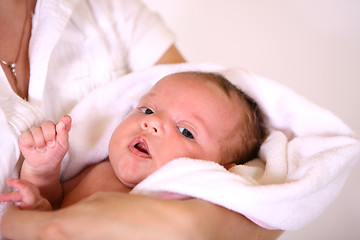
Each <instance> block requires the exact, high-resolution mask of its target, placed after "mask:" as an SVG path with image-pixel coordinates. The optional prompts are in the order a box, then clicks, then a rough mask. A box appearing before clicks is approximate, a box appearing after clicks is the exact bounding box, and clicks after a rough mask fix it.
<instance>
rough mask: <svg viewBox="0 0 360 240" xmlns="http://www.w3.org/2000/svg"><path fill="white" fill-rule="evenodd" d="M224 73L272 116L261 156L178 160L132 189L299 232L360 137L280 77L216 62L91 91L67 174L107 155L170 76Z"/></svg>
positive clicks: (162, 69) (79, 112) (77, 122)
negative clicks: (224, 162)
mask: <svg viewBox="0 0 360 240" xmlns="http://www.w3.org/2000/svg"><path fill="white" fill-rule="evenodd" d="M188 70H201V71H215V72H220V73H222V74H223V75H224V76H225V77H227V78H228V79H229V80H230V81H232V82H233V83H234V84H236V85H237V86H239V87H240V88H241V89H243V90H244V91H245V92H246V93H247V94H248V95H250V96H251V97H253V98H254V99H255V100H256V101H257V102H258V103H259V105H260V107H261V108H262V109H263V111H264V113H265V114H266V116H267V118H268V122H267V126H268V127H269V129H270V132H271V134H270V136H269V137H268V138H267V140H266V141H265V143H264V144H263V145H262V147H261V150H260V154H259V158H258V159H254V160H252V161H250V162H249V163H247V164H245V165H240V166H235V167H233V168H231V169H230V170H229V171H227V170H225V169H224V168H223V167H222V166H220V165H217V164H215V163H212V162H208V161H201V160H193V159H185V158H184V159H177V160H174V161H172V162H170V163H168V164H167V165H165V166H164V167H162V168H161V169H159V170H158V171H156V172H155V173H154V174H152V175H151V176H149V177H148V178H147V179H145V180H144V181H143V182H142V183H140V184H139V185H137V186H136V187H135V188H134V189H133V191H132V194H146V195H150V196H154V195H158V194H159V193H163V192H173V193H179V194H184V195H188V196H193V197H197V198H201V199H205V200H207V201H210V202H213V203H215V204H219V205H221V206H224V207H226V208H229V209H231V210H233V211H236V212H239V213H242V214H244V215H245V216H247V217H248V218H249V219H251V220H253V221H254V222H256V223H258V224H259V225H261V226H264V227H269V228H276V229H284V230H295V229H300V228H302V227H304V226H305V225H307V224H309V223H310V222H311V221H313V220H314V219H315V218H316V217H317V216H319V215H320V214H321V213H322V212H323V211H324V210H325V209H326V208H327V207H328V206H329V204H330V203H331V202H332V201H333V200H334V199H335V197H336V196H337V195H338V193H339V191H340V190H341V188H342V186H343V184H344V183H345V180H346V178H347V176H348V174H349V171H350V170H351V168H352V166H353V165H354V164H355V163H356V161H357V160H359V158H360V141H359V139H358V138H357V137H356V136H355V134H354V133H353V132H352V131H351V129H349V128H348V127H347V126H346V125H345V124H344V123H343V122H342V121H341V120H340V119H338V118H337V117H336V116H334V115H333V114H332V113H330V112H329V111H327V110H325V109H323V108H321V107H318V106H316V105H314V104H312V103H310V102H309V101H307V100H306V99H304V98H302V97H300V96H299V95H297V94H296V93H295V92H293V91H292V90H290V89H289V88H287V87H285V86H283V85H280V84H278V83H276V82H274V81H272V80H269V79H266V78H263V77H260V76H257V75H254V74H249V73H246V72H245V71H243V70H241V69H238V68H230V69H229V68H226V67H222V66H218V65H213V64H190V63H186V64H177V65H161V66H154V67H151V68H149V69H146V70H143V71H139V72H135V73H132V74H129V75H126V76H124V77H122V78H120V79H119V80H117V81H114V82H112V83H109V84H107V85H105V86H103V87H101V88H99V89H97V90H95V91H94V92H93V93H91V94H90V95H89V96H87V97H86V98H85V99H84V100H83V101H81V102H80V103H79V104H78V105H77V106H76V107H75V108H74V109H73V110H72V111H71V113H70V116H71V117H72V118H73V126H72V130H71V131H70V150H69V152H68V154H67V156H66V158H65V159H64V161H63V165H62V167H63V168H62V173H61V177H62V179H63V180H66V179H69V178H71V177H72V176H74V175H75V174H77V173H78V172H79V171H80V170H81V169H83V168H84V167H85V166H86V165H88V164H91V163H95V162H98V161H100V160H102V159H104V158H105V157H106V156H107V149H108V143H109V140H110V137H111V134H112V132H113V130H114V129H115V127H116V126H117V125H118V123H119V122H120V121H121V120H122V119H123V118H124V117H125V116H126V115H127V114H128V113H129V112H130V111H131V110H132V109H133V107H135V106H136V104H137V102H138V100H139V98H140V97H141V96H142V95H143V94H145V93H146V92H147V91H148V90H149V89H150V87H151V86H152V85H153V84H154V83H155V82H156V81H157V80H159V79H160V78H162V77H163V76H165V75H167V74H169V73H173V72H179V71H188Z"/></svg>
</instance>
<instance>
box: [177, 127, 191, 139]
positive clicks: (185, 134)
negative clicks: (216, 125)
mask: <svg viewBox="0 0 360 240" xmlns="http://www.w3.org/2000/svg"><path fill="white" fill-rule="evenodd" d="M177 128H178V129H179V131H180V132H181V134H182V135H184V136H185V137H187V138H189V139H194V135H193V134H192V133H191V132H190V131H189V130H187V129H186V128H183V127H177Z"/></svg>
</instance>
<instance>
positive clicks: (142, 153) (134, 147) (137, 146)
mask: <svg viewBox="0 0 360 240" xmlns="http://www.w3.org/2000/svg"><path fill="white" fill-rule="evenodd" d="M129 149H130V151H131V152H132V153H134V154H135V155H137V156H139V157H143V158H151V155H150V151H149V147H148V145H147V143H146V141H145V139H143V138H140V137H138V138H135V139H134V140H133V141H132V142H131V144H130V146H129Z"/></svg>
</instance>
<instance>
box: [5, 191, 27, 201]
mask: <svg viewBox="0 0 360 240" xmlns="http://www.w3.org/2000/svg"><path fill="white" fill-rule="evenodd" d="M21 200H22V196H21V194H20V193H19V192H18V191H16V192H8V193H2V194H0V202H20V201H21Z"/></svg>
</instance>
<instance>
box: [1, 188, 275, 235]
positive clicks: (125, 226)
mask: <svg viewBox="0 0 360 240" xmlns="http://www.w3.org/2000/svg"><path fill="white" fill-rule="evenodd" d="M19 219H21V221H19ZM84 229H86V231H84ZM1 231H2V234H3V235H4V236H5V237H8V238H11V239H22V238H24V236H26V239H129V240H131V239H158V240H161V239H246V240H249V239H269V240H270V239H276V238H277V237H278V236H279V235H280V234H281V231H270V230H266V229H263V228H261V227H259V226H257V225H255V224H254V223H252V222H250V221H249V220H247V219H246V218H245V217H243V216H242V215H240V214H236V213H234V212H232V211H229V210H227V209H224V208H222V207H219V206H216V205H213V204H210V203H207V202H205V201H202V200H197V199H193V200H186V201H167V200H159V199H155V198H150V197H144V196H138V195H129V194H124V193H109V192H108V193H97V194H94V195H93V196H91V197H89V198H87V199H85V200H84V201H81V202H79V203H77V204H75V205H72V206H70V207H68V208H64V209H61V210H58V211H53V212H37V211H21V210H18V209H17V208H11V209H9V210H8V211H7V212H6V213H5V214H4V216H3V220H2V224H1Z"/></svg>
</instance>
